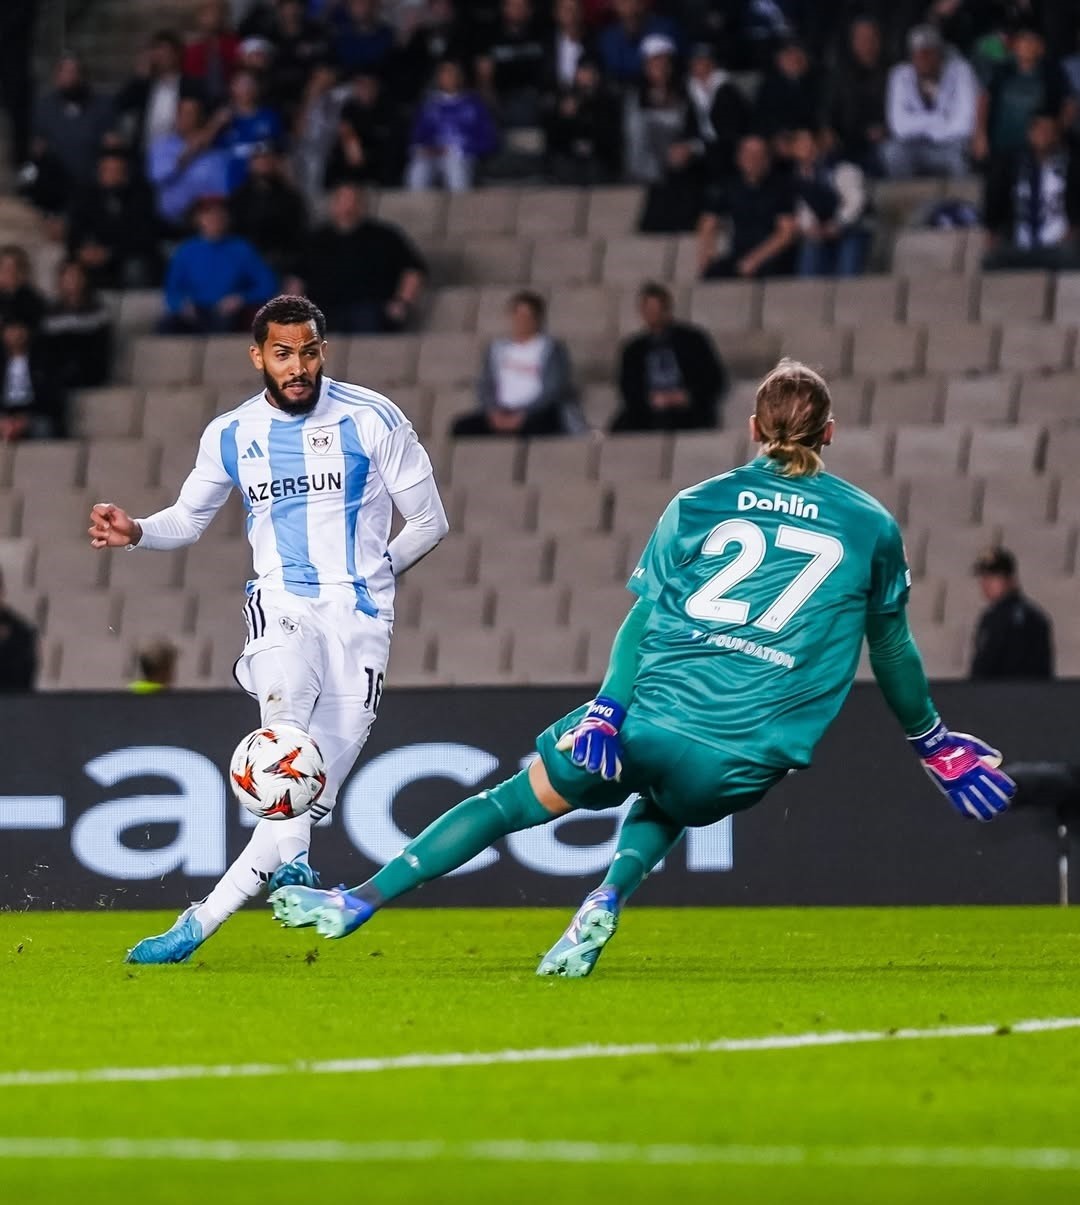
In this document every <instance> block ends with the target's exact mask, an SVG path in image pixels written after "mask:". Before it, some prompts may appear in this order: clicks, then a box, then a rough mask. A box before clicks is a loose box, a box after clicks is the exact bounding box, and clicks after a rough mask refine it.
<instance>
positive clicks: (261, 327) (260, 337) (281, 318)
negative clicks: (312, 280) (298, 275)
mask: <svg viewBox="0 0 1080 1205" xmlns="http://www.w3.org/2000/svg"><path fill="white" fill-rule="evenodd" d="M271 322H276V323H277V324H278V325H279V326H305V325H306V324H307V323H309V322H314V323H315V329H316V330H317V331H318V332H319V338H320V339H325V338H326V315H325V314H324V313H323V312H322V310H320V309H319V307H318V306H317V305H316V304H315V303H314V302H313V301H309V300H308V299H307V298H306V297H296V296H294V295H293V294H291V293H282V295H281V296H280V297H272V298H271V299H270V300H269V301H268V302H267V303H266V305H264V306H262V307H261V309H260V310H259V312H258V313H257V314H256V315H255V321H254V322H253V323H252V324H251V337H252V338H253V339H254V340H255V343H256V345H257V346H258V347H262V345H263V344H264V343H265V342H266V336H267V335H268V334H269V333H270V323H271Z"/></svg>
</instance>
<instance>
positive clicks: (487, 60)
mask: <svg viewBox="0 0 1080 1205" xmlns="http://www.w3.org/2000/svg"><path fill="white" fill-rule="evenodd" d="M546 57H547V55H546V48H545V40H544V31H543V28H542V27H541V24H540V21H539V19H538V18H537V16H536V13H535V12H534V10H533V5H532V0H502V2H501V4H500V7H499V19H498V21H497V23H496V25H495V28H494V29H493V30H492V33H491V38H490V41H489V42H488V44H487V46H486V47H485V48H484V50H483V52H482V53H481V54H480V55H479V57H478V58H477V60H476V81H477V85H478V86H479V88H480V91H481V93H482V94H483V96H484V98H485V100H486V101H487V102H488V104H489V105H491V107H492V108H493V109H494V110H495V112H496V113H497V114H498V116H499V121H500V123H501V124H502V125H503V126H509V127H512V128H517V127H522V126H535V125H538V124H539V121H540V106H541V100H542V97H543V93H544V86H545V83H546V80H545V75H546V67H545V63H546Z"/></svg>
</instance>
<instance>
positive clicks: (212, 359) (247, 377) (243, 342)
mask: <svg viewBox="0 0 1080 1205" xmlns="http://www.w3.org/2000/svg"><path fill="white" fill-rule="evenodd" d="M250 346H251V339H250V338H247V337H246V336H244V335H212V336H210V337H209V338H207V339H204V340H203V355H202V360H201V361H200V365H199V369H198V372H197V376H198V379H199V380H201V381H202V382H203V383H204V384H206V385H209V386H212V387H213V388H215V389H222V390H225V389H229V390H235V391H236V394H237V397H236V405H238V406H239V405H240V403H241V402H243V401H245V400H246V399H247V398H249V397H252V396H253V395H254V394H255V393H257V392H258V391H259V378H258V375H257V373H256V371H255V369H254V368H253V367H252V364H251V357H250V355H249V354H248V348H249V347H250Z"/></svg>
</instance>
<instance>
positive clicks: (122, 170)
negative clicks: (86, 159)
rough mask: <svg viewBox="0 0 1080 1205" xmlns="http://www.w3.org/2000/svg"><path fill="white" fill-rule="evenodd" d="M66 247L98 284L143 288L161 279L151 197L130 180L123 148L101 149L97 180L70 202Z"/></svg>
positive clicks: (120, 287) (109, 286)
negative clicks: (72, 203) (75, 199)
mask: <svg viewBox="0 0 1080 1205" xmlns="http://www.w3.org/2000/svg"><path fill="white" fill-rule="evenodd" d="M67 251H68V255H69V256H70V257H71V258H72V259H74V260H77V261H78V262H79V263H80V264H81V265H82V267H83V268H84V269H85V270H86V272H87V273H88V274H89V276H90V279H91V281H92V283H93V284H94V286H95V287H97V288H102V289H129V288H130V289H146V288H151V287H153V286H156V285H157V284H159V283H160V281H161V255H160V252H159V251H158V242H157V220H156V218H155V216H154V199H153V195H152V194H151V192H150V190H149V189H148V188H147V187H146V185H145V184H144V183H143V182H142V179H141V178H140V179H138V180H136V181H133V180H132V178H131V164H130V162H129V161H128V157H127V154H126V153H125V152H124V151H122V150H119V149H117V148H115V147H113V148H109V149H107V150H104V151H102V153H101V156H100V158H99V159H98V168H97V182H96V183H95V184H94V186H93V187H92V188H90V189H88V190H86V192H84V193H83V195H82V196H81V197H80V198H79V199H78V200H77V201H76V202H75V204H74V205H73V206H72V210H71V215H70V218H69V220H68V229H67Z"/></svg>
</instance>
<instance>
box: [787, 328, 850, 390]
mask: <svg viewBox="0 0 1080 1205" xmlns="http://www.w3.org/2000/svg"><path fill="white" fill-rule="evenodd" d="M851 344H852V333H851V331H850V330H847V329H845V328H844V327H840V326H830V327H821V328H818V329H815V328H814V327H810V326H806V325H800V324H795V323H792V324H791V325H789V326H787V327H785V328H784V330H783V332H782V334H781V338H780V352H781V354H782V355H785V356H790V357H792V359H795V360H802V362H803V363H804V364H808V365H809V366H810V367H811V368H814V369H816V370H817V371H818V372H820V373H822V374H823V375H824V376H825V377H826V378H829V379H832V378H834V377H845V376H847V375H848V373H849V372H850V371H851Z"/></svg>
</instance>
